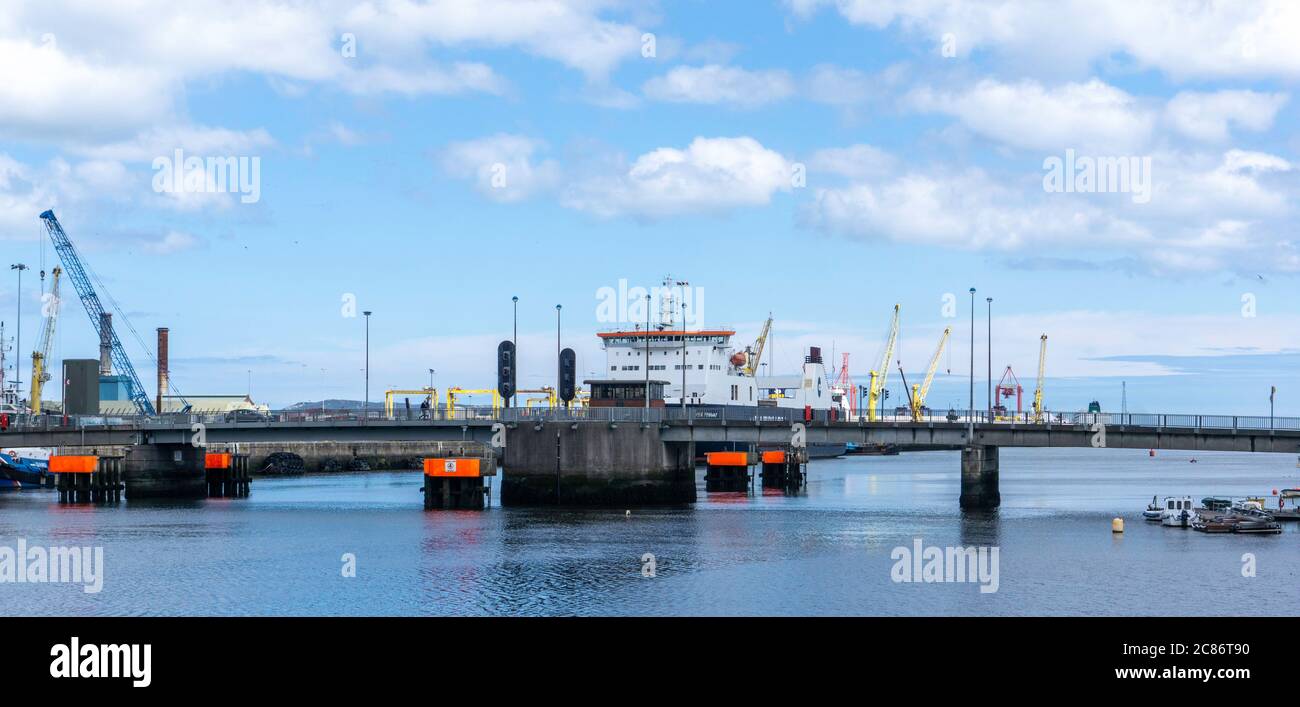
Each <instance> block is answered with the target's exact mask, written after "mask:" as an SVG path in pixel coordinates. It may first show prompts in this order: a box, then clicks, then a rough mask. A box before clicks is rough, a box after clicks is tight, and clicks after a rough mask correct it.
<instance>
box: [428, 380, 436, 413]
mask: <svg viewBox="0 0 1300 707" xmlns="http://www.w3.org/2000/svg"><path fill="white" fill-rule="evenodd" d="M434 373H436V371H434V370H433V369H432V368H430V369H429V419H430V420H432V419H433V409H434V407H435V406H436V405H437V403H436V402H434V399H433V374H434Z"/></svg>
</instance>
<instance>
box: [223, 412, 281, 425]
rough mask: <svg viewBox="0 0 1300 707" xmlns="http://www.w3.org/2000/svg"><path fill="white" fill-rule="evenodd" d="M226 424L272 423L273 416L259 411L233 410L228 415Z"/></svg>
mask: <svg viewBox="0 0 1300 707" xmlns="http://www.w3.org/2000/svg"><path fill="white" fill-rule="evenodd" d="M225 420H226V422H270V421H271V416H270V415H267V414H266V413H264V412H261V411H259V410H231V411H230V412H228V413H226V417H225Z"/></svg>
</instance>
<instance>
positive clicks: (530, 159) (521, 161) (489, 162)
mask: <svg viewBox="0 0 1300 707" xmlns="http://www.w3.org/2000/svg"><path fill="white" fill-rule="evenodd" d="M544 148H545V143H543V142H541V141H540V140H534V139H532V138H528V137H525V136H522V135H509V134H504V133H503V134H498V135H493V136H491V137H485V138H479V139H477V140H468V141H465V142H454V143H451V144H449V145H448V146H447V147H446V148H444V149H443V150H442V153H441V155H440V157H439V162H440V163H441V166H442V169H443V171H444V172H446V173H447V174H448V175H450V176H452V177H456V178H460V179H469V180H472V181H473V182H474V185H475V188H477V189H478V191H479V192H480V193H482V194H483V195H484V196H486V197H488V198H489V199H492V200H494V201H501V202H513V201H520V200H522V199H525V198H527V197H529V196H532V195H533V194H536V193H538V192H546V191H550V190H553V189H554V188H555V187H556V186H557V185H558V184H559V180H560V167H559V164H558V163H557V162H555V161H554V160H537V159H534V154H535V153H537V152H539V151H541V150H543V149H544Z"/></svg>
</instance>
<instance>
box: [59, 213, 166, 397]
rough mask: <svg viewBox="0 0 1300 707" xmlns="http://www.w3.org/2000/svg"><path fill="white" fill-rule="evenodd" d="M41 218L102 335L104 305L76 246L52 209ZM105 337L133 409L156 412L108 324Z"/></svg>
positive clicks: (83, 303) (87, 312) (70, 278)
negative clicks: (128, 393)
mask: <svg viewBox="0 0 1300 707" xmlns="http://www.w3.org/2000/svg"><path fill="white" fill-rule="evenodd" d="M41 220H42V221H44V222H45V230H46V231H48V232H49V234H50V240H51V241H53V243H54V250H55V251H56V252H58V254H59V259H60V260H62V261H63V266H64V270H65V272H66V273H67V275H68V279H69V280H72V286H73V287H74V288H76V290H77V296H78V297H80V298H81V303H82V305H84V306H85V308H86V314H87V315H88V316H89V317H90V323H91V326H92V327H94V329H95V331H96V332H98V333H99V334H100V336H101V337H103V334H104V332H103V331H101V330H100V327H101V326H102V324H101V323H102V322H103V314H104V305H103V304H102V303H101V302H100V301H99V295H97V294H95V287H94V285H92V284H91V282H90V277H89V276H88V275H87V274H86V269H85V266H83V265H82V263H81V258H80V256H78V255H77V249H76V248H74V247H73V245H72V241H71V240H70V239H69V238H68V234H66V233H64V231H63V226H61V225H59V220H58V219H57V218H55V217H54V211H53V210H47V211H45V212H43V213H42V214H41ZM108 339H109V342H110V344H111V345H112V350H111V355H112V358H113V365H114V366H115V367H116V368H117V370H118V372H119V373H120V374H121V375H125V376H126V379H127V380H126V382H127V386H128V387H129V388H130V397H131V402H133V403H135V407H136V410H137V411H138V412H139V413H140V414H142V415H149V416H152V415H154V414H156V413H155V411H154V406H153V403H152V402H150V400H149V396H148V394H146V393H145V392H144V385H142V384H141V383H140V377H139V376H138V375H136V372H135V366H132V365H131V359H129V358H127V356H126V350H125V349H124V348H122V342H121V341H119V340H118V338H117V332H115V331H113V327H112V326H109V327H108Z"/></svg>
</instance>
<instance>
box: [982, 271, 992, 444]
mask: <svg viewBox="0 0 1300 707" xmlns="http://www.w3.org/2000/svg"><path fill="white" fill-rule="evenodd" d="M984 301H985V302H987V303H988V306H989V314H988V328H989V334H988V350H989V373H988V376H989V383H988V398H989V420H990V421H992V420H993V298H992V297H985V298H984Z"/></svg>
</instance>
